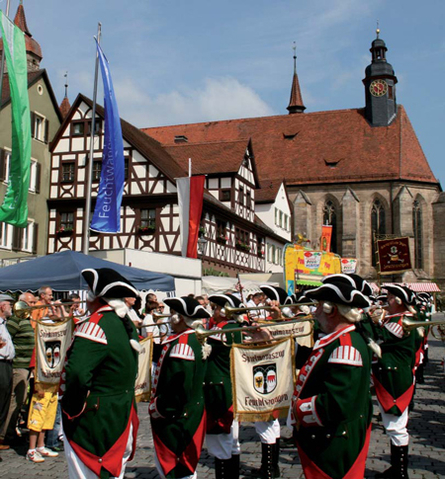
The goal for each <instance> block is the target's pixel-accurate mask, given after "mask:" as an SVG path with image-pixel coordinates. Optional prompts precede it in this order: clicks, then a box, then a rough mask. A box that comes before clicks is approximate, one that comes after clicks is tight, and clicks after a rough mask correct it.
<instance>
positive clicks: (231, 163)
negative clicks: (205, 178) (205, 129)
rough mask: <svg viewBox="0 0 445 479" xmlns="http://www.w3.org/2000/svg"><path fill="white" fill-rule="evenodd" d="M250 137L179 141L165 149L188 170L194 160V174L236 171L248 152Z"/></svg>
mask: <svg viewBox="0 0 445 479" xmlns="http://www.w3.org/2000/svg"><path fill="white" fill-rule="evenodd" d="M248 143H249V140H248V139H244V140H239V141H223V142H215V143H193V144H188V143H178V144H175V145H169V146H166V147H165V149H166V150H167V151H168V153H169V154H170V155H171V156H172V157H173V158H174V159H175V160H176V162H177V163H178V164H179V165H181V166H182V168H184V169H185V170H187V171H188V160H189V158H191V160H192V174H193V175H200V174H212V173H236V172H237V171H238V170H239V169H240V166H241V163H242V161H243V159H244V155H245V153H246V147H247V145H248Z"/></svg>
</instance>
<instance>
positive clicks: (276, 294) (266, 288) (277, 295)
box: [260, 284, 293, 305]
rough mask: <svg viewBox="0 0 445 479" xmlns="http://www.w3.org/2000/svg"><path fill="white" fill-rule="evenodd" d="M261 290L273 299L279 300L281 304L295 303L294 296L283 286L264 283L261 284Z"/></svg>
mask: <svg viewBox="0 0 445 479" xmlns="http://www.w3.org/2000/svg"><path fill="white" fill-rule="evenodd" d="M260 289H261V291H262V292H263V293H264V294H265V295H266V296H267V297H268V298H269V299H271V300H272V301H278V302H279V303H280V305H284V304H291V303H293V301H292V297H291V296H289V295H288V294H287V293H286V291H285V290H284V289H283V288H280V287H279V286H271V285H270V284H263V285H261V286H260Z"/></svg>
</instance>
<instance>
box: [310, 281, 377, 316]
mask: <svg viewBox="0 0 445 479" xmlns="http://www.w3.org/2000/svg"><path fill="white" fill-rule="evenodd" d="M344 276H346V275H332V276H330V277H329V278H330V279H329V281H323V284H322V285H321V286H319V287H318V288H314V289H309V290H307V291H306V293H305V294H306V297H307V298H309V299H315V300H317V301H330V302H332V303H336V304H345V305H346V306H351V307H352V308H367V307H369V306H370V303H369V300H368V298H367V297H366V296H365V295H364V294H363V293H362V292H360V291H359V290H358V289H356V288H355V287H353V286H352V284H351V281H350V279H348V278H345V277H344Z"/></svg>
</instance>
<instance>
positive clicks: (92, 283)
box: [82, 268, 139, 299]
mask: <svg viewBox="0 0 445 479" xmlns="http://www.w3.org/2000/svg"><path fill="white" fill-rule="evenodd" d="M82 276H83V277H84V278H85V281H86V282H87V283H88V286H89V287H90V289H91V291H92V293H93V294H94V295H95V296H98V297H104V298H109V299H112V298H114V299H121V298H137V297H138V296H139V291H138V289H137V288H135V287H134V286H133V285H132V284H131V283H130V281H128V280H127V279H125V278H124V277H123V276H122V275H121V274H120V273H118V272H117V271H115V270H114V269H111V268H99V269H84V270H83V271H82Z"/></svg>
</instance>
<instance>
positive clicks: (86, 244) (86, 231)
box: [83, 23, 102, 254]
mask: <svg viewBox="0 0 445 479" xmlns="http://www.w3.org/2000/svg"><path fill="white" fill-rule="evenodd" d="M101 33H102V24H101V23H98V24H97V40H96V41H97V42H98V43H100V36H101ZM98 76H99V53H97V52H96V66H95V71H94V90H93V112H92V118H91V132H90V156H89V158H88V169H87V178H86V180H87V184H86V188H85V211H84V214H83V254H88V252H89V250H90V212H91V185H92V183H93V180H92V178H93V155H94V133H95V129H96V101H97V78H98Z"/></svg>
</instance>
